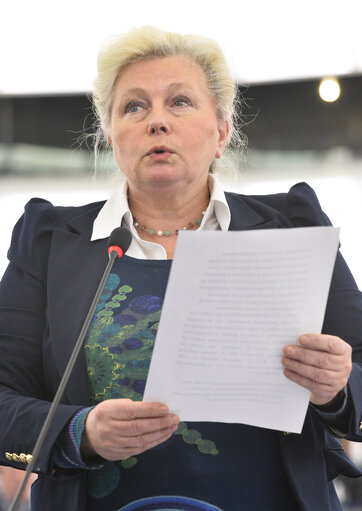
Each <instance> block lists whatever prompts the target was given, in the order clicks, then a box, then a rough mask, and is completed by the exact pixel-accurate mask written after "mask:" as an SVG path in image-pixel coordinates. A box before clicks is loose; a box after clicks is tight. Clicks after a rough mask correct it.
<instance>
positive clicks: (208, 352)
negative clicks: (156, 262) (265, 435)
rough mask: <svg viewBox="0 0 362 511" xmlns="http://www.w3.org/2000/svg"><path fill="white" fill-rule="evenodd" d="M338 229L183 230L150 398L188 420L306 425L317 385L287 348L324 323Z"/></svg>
mask: <svg viewBox="0 0 362 511" xmlns="http://www.w3.org/2000/svg"><path fill="white" fill-rule="evenodd" d="M338 240H339V229H337V228H334V227H306V228H295V229H294V228H293V229H265V230H252V231H231V232H225V233H224V232H221V231H203V232H192V231H185V232H181V233H180V234H179V239H178V243H177V247H176V252H175V257H174V261H173V263H172V268H171V273H170V278H169V282H168V287H167V291H166V296H165V301H164V305H163V310H162V316H161V321H160V325H159V330H158V333H157V338H156V343H155V347H154V352H153V355H152V360H151V366H150V371H149V375H148V379H147V383H146V389H145V394H144V400H145V401H160V402H164V403H166V404H167V405H168V406H169V408H170V410H172V411H173V412H175V413H177V414H178V415H179V416H180V419H181V420H182V421H214V422H233V423H244V424H250V425H254V426H260V427H264V428H270V429H277V430H281V431H289V432H294V433H300V432H301V429H302V426H303V422H304V418H305V414H306V410H307V407H308V401H309V392H308V391H307V390H306V389H304V388H302V387H300V386H299V385H297V384H295V383H293V382H291V381H290V380H288V379H287V378H286V377H285V376H284V375H283V368H282V364H281V357H282V349H283V347H284V346H285V345H287V344H289V343H296V342H297V340H298V337H299V336H300V335H301V334H303V333H308V332H314V333H318V332H320V331H321V328H322V324H323V318H324V312H325V306H326V302H327V297H328V291H329V286H330V279H331V275H332V271H333V266H334V262H335V257H336V253H337V249H338Z"/></svg>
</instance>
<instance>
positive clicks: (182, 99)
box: [173, 96, 192, 106]
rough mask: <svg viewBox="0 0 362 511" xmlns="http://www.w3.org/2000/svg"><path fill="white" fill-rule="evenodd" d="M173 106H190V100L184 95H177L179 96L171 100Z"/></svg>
mask: <svg viewBox="0 0 362 511" xmlns="http://www.w3.org/2000/svg"><path fill="white" fill-rule="evenodd" d="M173 104H174V106H185V105H187V106H191V104H192V103H191V101H190V100H189V99H188V98H185V97H183V96H182V97H179V98H176V99H175V100H174V102H173Z"/></svg>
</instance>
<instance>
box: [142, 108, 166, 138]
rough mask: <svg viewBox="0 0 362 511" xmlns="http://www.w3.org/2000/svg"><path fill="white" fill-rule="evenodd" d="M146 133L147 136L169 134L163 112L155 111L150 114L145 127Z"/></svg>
mask: <svg viewBox="0 0 362 511" xmlns="http://www.w3.org/2000/svg"><path fill="white" fill-rule="evenodd" d="M147 132H148V134H149V135H160V134H167V133H169V132H170V125H169V122H168V121H167V119H166V113H165V112H164V111H159V110H157V111H154V112H152V113H151V115H150V119H149V123H148V125H147Z"/></svg>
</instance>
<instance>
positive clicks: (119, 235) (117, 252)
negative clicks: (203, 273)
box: [8, 227, 132, 511]
mask: <svg viewBox="0 0 362 511" xmlns="http://www.w3.org/2000/svg"><path fill="white" fill-rule="evenodd" d="M131 241H132V234H131V232H130V231H129V230H128V229H127V228H126V227H117V228H116V229H114V230H113V231H112V232H111V235H110V237H109V240H108V255H109V261H108V264H107V266H106V269H105V270H104V273H103V276H102V279H101V281H100V283H99V286H98V289H97V291H96V294H95V295H94V298H93V301H92V304H91V306H90V309H89V311H88V314H87V317H86V318H85V321H84V323H83V327H82V330H81V331H80V334H79V336H78V339H77V342H76V343H75V346H74V348H73V351H72V354H71V356H70V359H69V362H68V364H67V367H66V369H65V371H64V374H63V377H62V379H61V381H60V384H59V387H58V390H57V392H56V394H55V396H54V399H53V402H52V404H51V406H50V408H49V411H48V414H47V416H46V419H45V421H44V424H43V427H42V429H41V431H40V433H39V437H38V440H37V441H36V444H35V446H34V450H33V452H32V459H31V461H30V463H29V464H28V467H27V469H26V472H25V476H24V479H23V482H22V483H21V486H20V488H19V490H18V492H17V494H16V495H15V497H14V499H13V501H12V503H11V505H10V507H9V508H8V511H17V510H18V509H19V505H20V503H21V497H22V495H23V493H24V490H25V487H26V483H27V482H28V479H29V477H30V474H31V473H32V471H33V468H34V466H35V463H36V461H37V459H38V456H39V452H40V450H41V448H42V447H43V444H44V440H45V438H46V435H47V433H48V430H49V427H50V425H51V423H52V421H53V417H54V414H55V411H56V409H57V407H58V405H59V402H60V399H61V397H62V395H63V393H64V390H65V387H66V386H67V383H68V380H69V377H70V374H71V372H72V370H73V367H74V364H75V361H76V359H77V357H78V355H79V352H80V350H81V348H82V346H83V341H84V338H85V336H86V333H87V331H88V328H89V325H90V322H91V320H92V318H93V315H94V311H95V308H96V307H97V304H98V302H99V298H100V296H101V294H102V292H103V289H104V286H105V285H106V282H107V279H108V276H109V274H110V272H111V269H112V267H113V264H114V261H115V260H116V258H117V257H118V258H120V257H122V256H123V254H125V253H126V252H127V250H128V248H129V246H130V244H131Z"/></svg>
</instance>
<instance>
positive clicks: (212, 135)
mask: <svg viewBox="0 0 362 511" xmlns="http://www.w3.org/2000/svg"><path fill="white" fill-rule="evenodd" d="M228 130H229V126H228V123H227V122H226V121H220V120H218V119H217V116H216V111H215V106H214V103H213V100H212V99H211V97H210V94H209V92H208V90H207V86H206V79H205V75H204V73H203V71H202V70H201V68H200V67H199V66H197V65H196V64H194V63H193V62H192V61H191V60H190V59H188V58H186V57H183V56H179V55H175V56H171V57H164V58H155V59H152V60H148V61H145V62H137V63H134V64H131V65H130V66H129V67H128V68H127V69H126V70H125V71H124V72H123V73H122V74H121V76H120V77H119V79H118V81H117V82H116V86H115V90H114V98H113V104H112V111H111V125H110V131H109V134H108V141H109V143H110V144H111V145H112V147H113V152H114V156H115V159H116V162H117V165H118V166H119V168H120V169H121V170H122V171H123V173H124V174H125V176H126V179H127V181H128V183H129V186H130V187H131V188H132V187H135V188H138V189H144V188H145V187H149V186H165V185H166V186H170V185H177V184H180V183H182V184H183V185H185V184H186V185H187V184H193V185H194V184H195V183H196V182H197V181H199V183H203V184H205V183H206V180H207V174H208V171H209V168H210V165H211V163H212V162H213V160H214V158H215V157H216V158H218V157H220V156H221V154H222V151H223V149H224V147H225V143H226V138H227V134H228Z"/></svg>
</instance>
